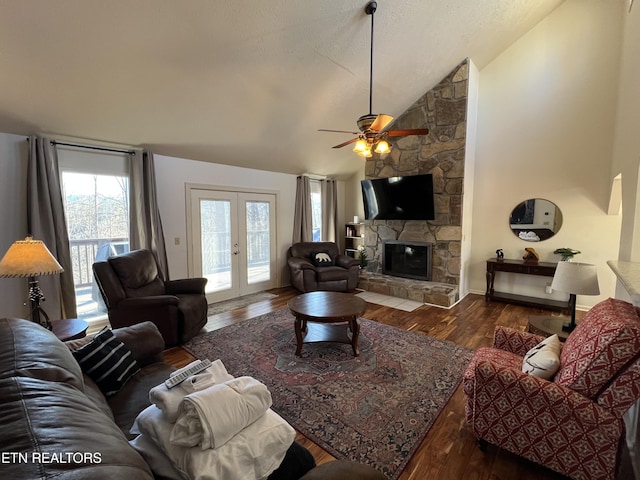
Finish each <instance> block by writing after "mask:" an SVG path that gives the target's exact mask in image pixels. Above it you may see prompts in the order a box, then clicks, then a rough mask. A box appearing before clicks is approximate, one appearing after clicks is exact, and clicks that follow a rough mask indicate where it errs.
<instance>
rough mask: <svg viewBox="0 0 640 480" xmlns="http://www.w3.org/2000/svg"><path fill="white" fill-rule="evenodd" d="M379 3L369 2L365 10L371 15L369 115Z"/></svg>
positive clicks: (370, 110) (371, 99) (370, 112)
mask: <svg viewBox="0 0 640 480" xmlns="http://www.w3.org/2000/svg"><path fill="white" fill-rule="evenodd" d="M377 8H378V3H377V2H369V3H367V6H366V7H365V8H364V11H365V13H366V14H367V15H371V52H370V54H369V115H373V112H372V110H373V17H374V16H375V15H374V13H376V9H377Z"/></svg>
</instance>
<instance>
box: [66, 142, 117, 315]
mask: <svg viewBox="0 0 640 480" xmlns="http://www.w3.org/2000/svg"><path fill="white" fill-rule="evenodd" d="M57 149H58V160H59V167H60V179H61V187H62V197H63V203H64V209H65V216H66V220H67V230H68V233H69V244H70V249H71V263H72V267H73V283H74V286H75V293H76V307H77V310H78V318H83V319H85V320H88V321H90V322H91V321H98V320H102V319H104V318H105V317H106V309H105V307H104V303H103V301H102V297H101V295H100V291H99V290H98V287H97V285H96V284H95V281H94V279H93V270H92V266H93V263H94V262H95V261H98V260H106V259H107V258H108V257H110V256H112V255H117V254H120V253H125V252H128V251H129V177H128V165H127V162H128V158H127V156H126V154H124V153H117V152H103V151H94V150H87V149H82V148H75V147H62V146H58V148H57Z"/></svg>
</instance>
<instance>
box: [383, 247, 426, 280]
mask: <svg viewBox="0 0 640 480" xmlns="http://www.w3.org/2000/svg"><path fill="white" fill-rule="evenodd" d="M432 248H433V244H432V243H426V242H406V241H399V240H387V241H385V242H384V248H383V250H382V253H383V257H382V273H384V274H385V275H394V276H396V277H405V278H414V279H416V280H426V281H431V250H432Z"/></svg>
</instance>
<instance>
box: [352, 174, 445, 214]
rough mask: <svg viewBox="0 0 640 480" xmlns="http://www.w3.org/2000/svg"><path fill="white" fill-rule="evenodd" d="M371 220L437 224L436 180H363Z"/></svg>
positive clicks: (420, 177) (428, 177)
mask: <svg viewBox="0 0 640 480" xmlns="http://www.w3.org/2000/svg"><path fill="white" fill-rule="evenodd" d="M361 184H362V200H363V202H364V216H365V218H366V219H367V220H434V219H435V209H434V204H433V176H432V175H431V174H430V173H429V174H425V175H412V176H408V177H391V178H378V179H374V180H362V181H361Z"/></svg>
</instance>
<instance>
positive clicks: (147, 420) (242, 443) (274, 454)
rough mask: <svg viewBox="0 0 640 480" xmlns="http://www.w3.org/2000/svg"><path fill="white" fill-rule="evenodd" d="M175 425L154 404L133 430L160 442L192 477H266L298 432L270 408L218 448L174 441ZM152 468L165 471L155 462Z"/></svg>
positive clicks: (257, 479)
mask: <svg viewBox="0 0 640 480" xmlns="http://www.w3.org/2000/svg"><path fill="white" fill-rule="evenodd" d="M172 428H173V425H172V424H170V423H169V422H167V420H166V417H165V416H164V415H163V413H162V412H161V411H160V410H159V409H158V408H157V407H156V406H154V405H151V406H150V407H148V408H147V409H146V410H144V411H143V412H142V413H141V414H140V415H138V418H137V419H136V421H135V423H134V425H133V427H132V429H131V433H134V434H143V435H145V436H146V438H148V439H150V440H151V442H147V444H148V445H155V446H157V448H159V449H160V450H161V452H162V453H163V454H164V455H166V456H167V457H169V459H170V460H171V463H172V464H173V465H174V467H175V468H176V469H177V470H178V471H179V472H180V473H181V474H182V476H183V477H184V478H189V479H191V480H219V479H225V480H264V479H266V478H267V477H268V476H269V475H270V474H271V473H272V472H273V471H274V470H276V469H277V468H278V466H279V465H280V464H281V463H282V461H283V459H284V456H285V454H286V452H287V449H288V448H289V447H290V446H291V444H292V443H293V441H294V439H295V435H296V432H295V430H294V429H293V428H292V427H291V426H290V425H289V424H288V423H287V422H286V421H285V420H283V419H282V418H281V417H280V416H279V415H278V414H277V413H275V412H274V411H273V410H271V409H269V410H267V412H266V413H265V414H264V415H262V416H261V417H260V418H259V419H258V420H256V421H255V422H253V423H252V424H251V425H249V426H248V427H247V428H245V429H244V430H242V431H241V432H240V433H238V434H237V435H236V436H234V437H233V438H232V439H231V440H230V441H228V442H227V443H225V444H224V445H223V446H222V447H220V448H215V449H209V450H202V449H200V448H198V447H195V448H193V447H192V448H185V447H179V446H176V445H173V444H172V443H171V442H170V441H169V436H170V435H171V430H172ZM160 457H161V456H160ZM146 458H148V457H146ZM156 458H157V455H156ZM165 465H166V463H165ZM151 468H152V469H153V470H154V472H158V471H162V470H160V469H159V467H158V465H157V464H156V463H154V462H151ZM169 478H172V477H171V476H169Z"/></svg>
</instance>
